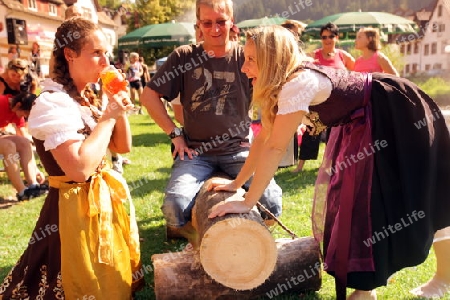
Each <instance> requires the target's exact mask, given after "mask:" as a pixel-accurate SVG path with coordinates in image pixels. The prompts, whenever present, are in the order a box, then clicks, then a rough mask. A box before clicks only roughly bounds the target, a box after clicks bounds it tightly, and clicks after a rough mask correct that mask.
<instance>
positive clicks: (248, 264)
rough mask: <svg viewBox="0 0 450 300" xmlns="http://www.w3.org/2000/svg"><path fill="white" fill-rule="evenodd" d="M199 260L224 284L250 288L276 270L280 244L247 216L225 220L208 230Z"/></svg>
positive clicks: (245, 288)
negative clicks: (246, 217) (277, 245)
mask: <svg viewBox="0 0 450 300" xmlns="http://www.w3.org/2000/svg"><path fill="white" fill-rule="evenodd" d="M200 261H201V263H202V266H203V268H204V270H205V272H206V273H208V274H209V275H210V276H211V277H212V278H214V280H216V281H217V282H219V283H221V284H222V285H224V286H227V287H230V288H232V289H235V290H249V289H253V288H256V287H258V286H260V285H261V284H263V283H264V281H265V280H266V279H267V278H268V277H269V276H270V274H271V273H272V272H273V270H274V268H275V264H276V261H277V247H276V244H275V242H274V239H273V237H272V235H271V234H270V232H269V231H268V230H267V228H265V227H264V226H262V225H261V224H259V223H257V222H255V221H253V220H248V219H245V218H231V219H225V220H222V221H219V222H217V223H216V224H214V226H212V227H210V228H209V229H208V230H207V231H206V232H205V234H204V236H203V239H202V243H201V246H200Z"/></svg>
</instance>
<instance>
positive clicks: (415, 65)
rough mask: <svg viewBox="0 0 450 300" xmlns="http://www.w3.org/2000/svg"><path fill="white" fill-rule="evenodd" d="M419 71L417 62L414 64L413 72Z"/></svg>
mask: <svg viewBox="0 0 450 300" xmlns="http://www.w3.org/2000/svg"><path fill="white" fill-rule="evenodd" d="M417 71H418V64H417V63H414V64H413V65H412V70H411V72H412V73H417Z"/></svg>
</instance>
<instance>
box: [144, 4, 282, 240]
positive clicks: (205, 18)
mask: <svg viewBox="0 0 450 300" xmlns="http://www.w3.org/2000/svg"><path fill="white" fill-rule="evenodd" d="M197 25H198V26H199V27H200V29H201V31H202V36H203V38H204V42H203V43H199V44H197V45H186V46H181V47H179V48H177V49H176V50H175V51H174V52H172V53H171V54H170V55H169V57H168V58H167V61H166V63H165V64H164V65H163V66H162V67H161V68H160V69H159V70H158V71H157V73H156V74H155V75H154V76H153V77H152V79H151V81H150V82H149V83H148V84H147V86H146V87H145V89H144V92H143V94H142V97H141V99H142V104H143V105H144V106H145V107H146V108H147V110H148V112H149V114H150V116H151V117H152V118H153V120H155V122H156V123H157V124H158V125H159V126H160V127H161V128H162V129H163V130H164V131H165V132H166V133H167V134H168V135H169V137H170V138H171V140H172V143H173V145H174V151H173V156H174V158H175V161H174V165H173V169H172V174H171V178H170V180H169V183H168V185H167V187H166V193H165V198H164V203H163V205H162V211H163V213H164V217H165V219H166V222H167V227H168V233H170V232H173V233H175V234H179V235H181V236H184V237H187V238H189V237H190V233H192V230H191V225H190V222H189V221H190V219H191V209H192V207H193V205H194V198H195V196H196V194H197V193H198V191H199V190H200V188H201V186H202V184H203V183H204V181H205V180H207V179H209V178H210V177H211V175H212V174H213V173H214V172H217V171H221V172H224V173H226V174H228V175H229V176H231V177H232V178H235V177H236V176H237V174H238V173H239V171H240V170H241V168H242V166H243V164H244V162H245V159H246V158H247V156H248V151H249V148H248V147H249V144H248V137H249V132H250V125H251V120H250V118H249V109H250V101H251V91H252V88H251V82H250V80H249V79H248V78H247V76H246V75H245V74H244V73H242V72H241V67H242V64H243V63H244V53H243V49H242V47H241V46H240V45H238V44H237V43H233V42H231V41H229V32H230V28H231V27H232V26H233V7H232V2H231V0H197ZM178 94H180V102H181V105H182V107H183V118H184V128H183V129H181V128H178V127H176V125H175V123H174V122H173V121H172V119H171V118H170V117H169V115H168V113H167V111H166V109H165V107H164V105H163V103H162V101H161V100H160V98H161V97H162V98H164V99H166V100H167V101H172V100H173V99H175V98H177V96H178ZM248 186H249V182H247V183H246V184H245V185H244V188H248ZM260 202H261V203H262V204H263V205H264V206H265V207H267V208H268V209H269V210H270V211H271V212H272V213H273V214H274V215H275V216H279V215H280V214H281V188H280V187H279V186H278V185H277V184H276V183H275V181H274V180H273V179H272V180H271V182H270V184H269V186H268V187H267V189H266V191H265V193H264V195H263V197H262V198H261V199H260Z"/></svg>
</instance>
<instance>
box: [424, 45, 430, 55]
mask: <svg viewBox="0 0 450 300" xmlns="http://www.w3.org/2000/svg"><path fill="white" fill-rule="evenodd" d="M429 54H430V45H425V48H424V55H429Z"/></svg>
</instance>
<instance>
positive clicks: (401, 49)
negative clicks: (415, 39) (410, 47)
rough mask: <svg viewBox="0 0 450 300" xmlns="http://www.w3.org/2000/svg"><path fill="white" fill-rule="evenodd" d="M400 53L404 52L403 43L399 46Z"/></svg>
mask: <svg viewBox="0 0 450 300" xmlns="http://www.w3.org/2000/svg"><path fill="white" fill-rule="evenodd" d="M400 53H405V45H404V44H402V45H401V46H400Z"/></svg>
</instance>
